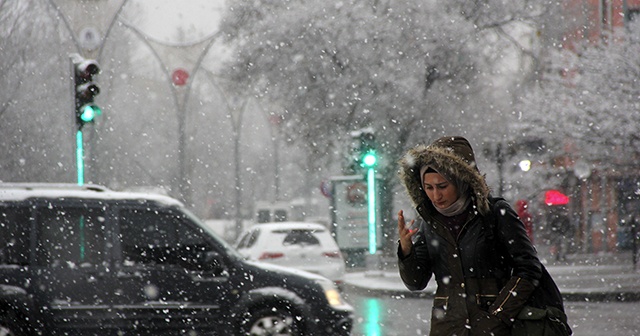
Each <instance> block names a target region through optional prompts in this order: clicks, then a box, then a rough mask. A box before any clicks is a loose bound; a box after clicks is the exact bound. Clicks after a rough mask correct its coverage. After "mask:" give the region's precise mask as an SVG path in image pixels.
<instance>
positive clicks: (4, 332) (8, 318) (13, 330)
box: [0, 311, 23, 336]
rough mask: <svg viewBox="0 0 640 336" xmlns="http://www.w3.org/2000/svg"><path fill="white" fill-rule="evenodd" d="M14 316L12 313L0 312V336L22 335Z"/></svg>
mask: <svg viewBox="0 0 640 336" xmlns="http://www.w3.org/2000/svg"><path fill="white" fill-rule="evenodd" d="M16 319H17V317H16V314H15V313H13V312H10V311H9V312H6V311H5V312H0V336H19V335H22V334H23V332H22V328H20V327H19V326H18V322H17V320H16Z"/></svg>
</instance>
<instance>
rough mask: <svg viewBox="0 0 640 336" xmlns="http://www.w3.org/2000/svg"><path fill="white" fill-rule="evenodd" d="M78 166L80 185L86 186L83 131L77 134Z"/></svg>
mask: <svg viewBox="0 0 640 336" xmlns="http://www.w3.org/2000/svg"><path fill="white" fill-rule="evenodd" d="M76 165H77V167H78V185H80V186H81V185H83V184H84V146H83V140H82V130H78V131H77V132H76Z"/></svg>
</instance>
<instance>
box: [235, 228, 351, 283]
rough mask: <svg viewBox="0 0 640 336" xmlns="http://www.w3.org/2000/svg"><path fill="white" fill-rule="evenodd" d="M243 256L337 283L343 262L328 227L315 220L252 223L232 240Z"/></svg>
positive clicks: (342, 268) (341, 276)
mask: <svg viewBox="0 0 640 336" xmlns="http://www.w3.org/2000/svg"><path fill="white" fill-rule="evenodd" d="M236 249H237V250H238V252H239V253H240V254H241V255H243V256H244V257H245V258H247V259H253V260H258V261H262V262H266V263H271V264H276V265H281V266H287V267H292V268H296V269H300V270H303V271H307V272H311V273H316V274H320V275H322V276H324V277H325V278H328V279H330V280H333V281H334V282H335V283H337V284H340V283H342V281H343V280H344V273H345V262H344V258H343V257H342V253H340V249H339V248H338V244H336V241H335V240H334V239H333V237H332V236H331V233H330V232H329V230H328V229H327V228H326V227H325V226H323V225H321V224H316V223H308V222H278V223H263V224H256V225H254V226H252V227H250V228H249V229H247V230H246V231H245V232H244V233H243V234H242V235H241V236H240V238H239V239H238V242H237V244H236Z"/></svg>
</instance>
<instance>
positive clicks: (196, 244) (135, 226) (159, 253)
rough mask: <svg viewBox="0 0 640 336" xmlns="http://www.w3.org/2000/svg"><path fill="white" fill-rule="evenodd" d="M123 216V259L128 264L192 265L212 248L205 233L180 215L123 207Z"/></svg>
mask: <svg viewBox="0 0 640 336" xmlns="http://www.w3.org/2000/svg"><path fill="white" fill-rule="evenodd" d="M119 217H120V220H119V222H120V241H121V242H122V260H123V263H124V264H125V265H126V266H132V265H136V264H149V265H157V264H168V265H180V266H187V267H192V266H194V263H197V258H198V257H199V256H200V255H201V254H202V253H206V252H208V251H210V250H211V247H210V245H209V244H208V243H207V242H206V239H205V238H204V237H205V234H204V232H202V230H201V229H196V228H192V227H190V226H189V225H187V224H186V223H185V222H184V219H183V216H182V215H180V214H176V213H173V212H169V211H161V210H149V209H123V210H122V211H120V216H119Z"/></svg>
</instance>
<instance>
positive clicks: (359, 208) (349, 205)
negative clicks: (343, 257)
mask: <svg viewBox="0 0 640 336" xmlns="http://www.w3.org/2000/svg"><path fill="white" fill-rule="evenodd" d="M331 181H332V183H333V188H332V189H333V193H332V194H333V197H332V205H333V210H334V212H333V223H334V225H335V228H334V229H335V230H334V232H335V238H336V242H337V243H338V246H339V247H340V249H359V250H369V249H370V245H369V211H368V204H367V203H368V202H367V200H368V188H367V181H366V180H364V179H363V176H362V175H347V176H338V177H333V178H331ZM376 185H377V183H376ZM376 189H377V188H376ZM375 192H377V190H376V191H375ZM375 213H376V217H377V218H380V207H379V206H376V209H375ZM380 222H381V221H377V223H376V231H377V232H382V231H381V229H382V228H381V225H380ZM375 246H377V247H381V246H382V238H381V235H380V234H378V235H376V243H375Z"/></svg>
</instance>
